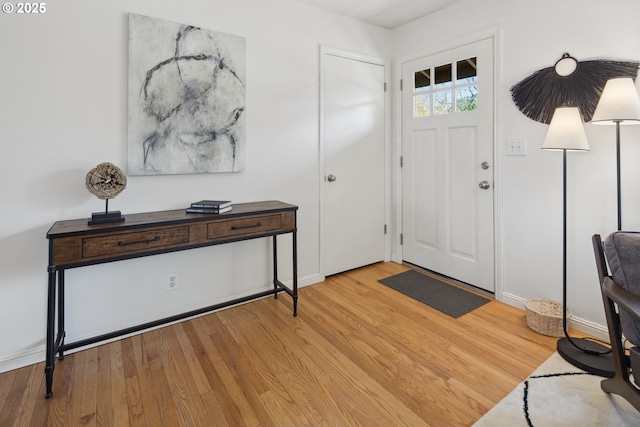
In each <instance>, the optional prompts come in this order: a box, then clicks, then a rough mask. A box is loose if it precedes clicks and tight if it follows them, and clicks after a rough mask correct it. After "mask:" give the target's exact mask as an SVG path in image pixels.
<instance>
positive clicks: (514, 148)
mask: <svg viewBox="0 0 640 427" xmlns="http://www.w3.org/2000/svg"><path fill="white" fill-rule="evenodd" d="M506 142H507V156H526V155H527V138H525V137H515V138H507V140H506Z"/></svg>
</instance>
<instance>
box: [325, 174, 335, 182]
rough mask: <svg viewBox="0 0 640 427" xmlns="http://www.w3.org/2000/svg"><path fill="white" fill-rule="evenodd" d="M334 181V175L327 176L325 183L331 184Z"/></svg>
mask: <svg viewBox="0 0 640 427" xmlns="http://www.w3.org/2000/svg"><path fill="white" fill-rule="evenodd" d="M335 180H336V176H335V175H329V176H328V177H327V181H329V182H333V181H335Z"/></svg>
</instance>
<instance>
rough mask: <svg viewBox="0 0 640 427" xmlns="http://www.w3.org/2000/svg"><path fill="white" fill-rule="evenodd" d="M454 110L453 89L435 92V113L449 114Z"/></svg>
mask: <svg viewBox="0 0 640 427" xmlns="http://www.w3.org/2000/svg"><path fill="white" fill-rule="evenodd" d="M451 112H453V103H452V99H451V90H442V91H439V92H435V93H434V94H433V114H449V113H451Z"/></svg>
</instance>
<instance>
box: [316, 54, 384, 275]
mask: <svg viewBox="0 0 640 427" xmlns="http://www.w3.org/2000/svg"><path fill="white" fill-rule="evenodd" d="M328 55H331V56H338V57H341V58H345V59H351V60H354V61H361V62H367V63H370V64H374V65H380V66H382V67H384V80H385V84H386V86H387V89H386V90H385V94H384V129H385V130H384V206H385V209H384V222H385V224H386V225H387V232H386V234H385V236H384V260H385V261H390V260H391V239H390V236H391V235H392V232H391V229H392V228H393V227H391V213H392V210H391V200H392V199H391V168H390V164H389V159H390V158H391V155H390V153H391V143H390V141H391V114H390V111H391V109H390V106H391V97H390V87H389V84H388V82H389V80H390V68H391V67H390V66H389V63H388V62H386V61H384V60H383V59H382V58H377V57H373V56H367V55H361V54H358V53H355V52H350V51H346V50H342V49H336V48H332V47H328V46H324V45H320V73H319V78H320V82H319V111H318V117H319V123H318V137H319V138H318V139H319V144H318V150H319V151H318V159H319V165H318V170H319V175H318V185H319V195H320V203H319V210H320V212H319V217H320V230H319V231H320V239H319V244H320V247H319V250H318V254H319V258H320V259H319V264H318V265H319V266H320V275H321V276H322V280H324V277H326V274H325V271H326V270H325V265H324V262H325V256H324V251H325V249H326V245H325V237H324V236H325V229H326V225H325V218H326V216H325V208H326V199H325V176H326V169H325V161H326V157H325V130H324V125H325V117H324V107H325V104H324V103H325V99H324V98H325V71H324V70H325V58H326V57H327V56H328Z"/></svg>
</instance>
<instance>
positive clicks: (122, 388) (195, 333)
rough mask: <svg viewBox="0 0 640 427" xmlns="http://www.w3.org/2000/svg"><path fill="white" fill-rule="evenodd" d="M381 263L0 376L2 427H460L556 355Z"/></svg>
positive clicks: (501, 308) (504, 317)
mask: <svg viewBox="0 0 640 427" xmlns="http://www.w3.org/2000/svg"><path fill="white" fill-rule="evenodd" d="M407 269H408V267H405V266H402V265H399V264H395V263H381V264H376V265H373V266H369V267H364V268H361V269H357V270H353V271H350V272H347V273H343V274H339V275H336V276H333V277H330V278H328V279H327V280H326V281H325V282H323V283H320V284H317V285H313V286H308V287H305V288H302V289H301V290H300V299H299V307H298V311H299V315H298V317H293V316H292V314H291V299H290V298H289V297H288V296H287V295H281V296H280V297H279V298H278V299H273V298H265V299H262V300H258V301H254V302H251V303H248V304H244V305H241V306H237V307H234V308H230V309H226V310H223V311H219V312H217V313H213V314H210V315H207V316H203V317H199V318H197V319H193V320H189V321H185V322H182V323H179V324H176V325H172V326H168V327H165V328H162V329H157V330H154V331H151V332H146V333H144V334H141V335H137V336H135V337H132V338H127V339H124V340H121V341H117V342H113V343H110V344H105V345H102V346H99V347H96V348H93V349H89V350H84V351H80V352H77V353H74V354H69V355H67V356H66V357H65V359H64V360H63V361H59V362H57V364H56V371H55V378H54V384H53V386H54V388H53V392H54V394H53V397H52V398H50V399H45V398H44V393H45V390H44V364H43V363H39V364H36V365H32V366H28V367H25V368H21V369H18V370H15V371H11V372H7V373H4V374H0V426H18V425H19V426H29V425H31V426H54V425H56V426H57V425H59V426H80V425H89V426H91V425H97V426H122V427H124V426H150V427H158V426H189V427H191V426H225V425H231V426H244V425H251V426H305V425H311V426H323V425H334V426H351V425H361V426H393V425H398V426H400V425H401V426H468V425H471V424H473V423H474V422H475V421H476V420H477V419H479V418H480V417H481V416H482V415H483V414H484V413H485V412H487V411H488V410H489V409H490V408H491V407H493V406H494V405H495V404H496V403H497V402H499V401H500V400H501V399H502V398H503V397H504V396H506V395H507V394H508V393H509V392H510V391H511V390H512V389H513V388H514V387H515V386H516V385H517V384H518V383H520V382H521V381H523V380H524V379H525V378H526V377H527V376H528V375H529V374H530V373H531V372H532V371H533V370H534V369H535V368H536V367H537V366H539V365H540V364H541V363H542V362H543V361H544V360H546V359H547V358H548V357H549V356H550V355H551V354H552V353H553V352H554V350H555V343H556V339H555V338H551V337H546V336H542V335H539V334H537V333H535V332H533V331H532V330H530V329H529V328H528V327H527V326H526V321H525V318H524V313H523V312H522V311H520V310H518V309H516V308H513V307H510V306H507V305H505V304H502V303H499V302H497V301H491V302H490V303H489V304H485V305H484V306H482V307H480V308H478V309H476V310H474V311H473V312H471V313H468V314H466V315H464V316H462V317H460V318H458V319H453V318H451V317H449V316H447V315H445V314H442V313H440V312H438V311H436V310H434V309H432V308H430V307H428V306H426V305H424V304H421V303H419V302H417V301H414V300H412V299H411V298H408V297H406V296H404V295H402V294H399V293H397V292H395V291H393V290H391V289H389V288H387V287H386V286H383V285H381V284H379V283H377V280H378V279H382V278H385V277H388V276H391V275H393V274H396V273H399V272H402V271H404V270H407Z"/></svg>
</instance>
